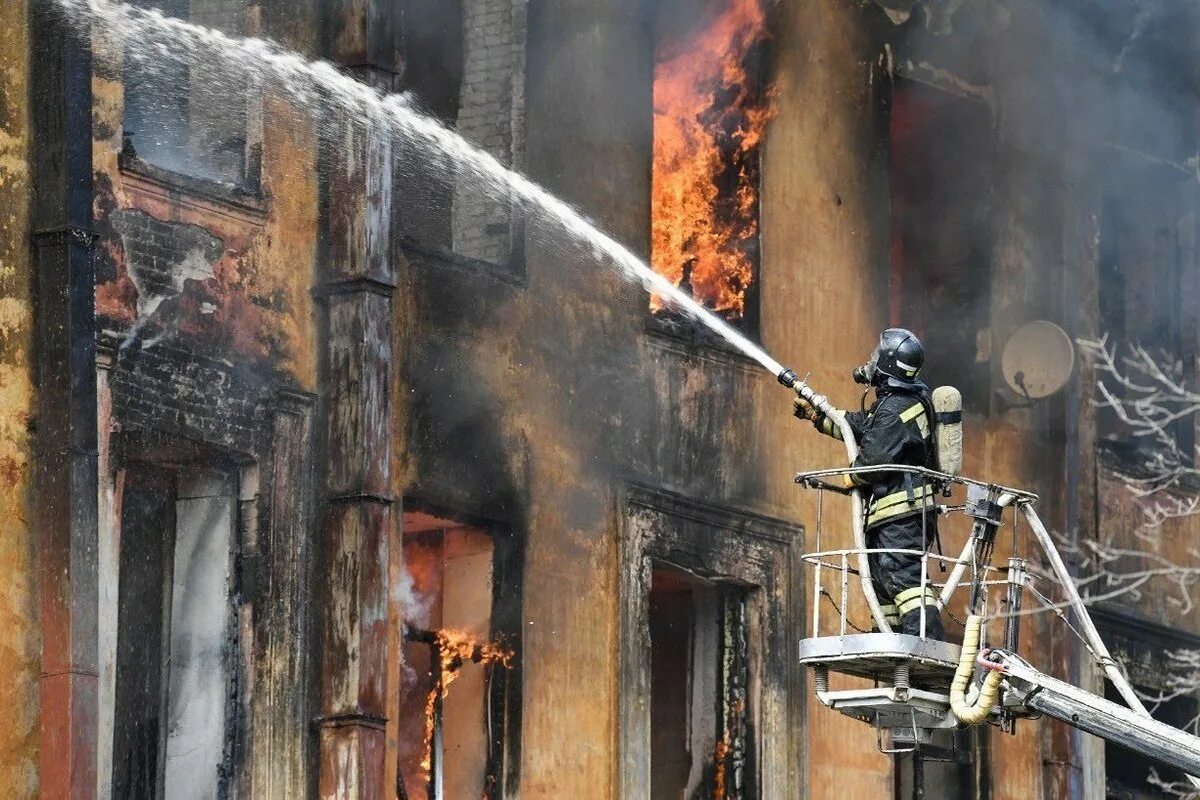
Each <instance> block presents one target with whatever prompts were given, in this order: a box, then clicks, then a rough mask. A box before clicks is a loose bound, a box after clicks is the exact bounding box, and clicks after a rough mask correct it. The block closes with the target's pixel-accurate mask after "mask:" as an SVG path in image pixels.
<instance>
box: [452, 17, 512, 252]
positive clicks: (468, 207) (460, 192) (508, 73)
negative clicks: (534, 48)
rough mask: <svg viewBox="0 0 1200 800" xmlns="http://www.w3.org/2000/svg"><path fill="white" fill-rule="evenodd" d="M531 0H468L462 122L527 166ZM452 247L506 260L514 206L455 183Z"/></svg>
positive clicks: (505, 156)
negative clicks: (527, 10)
mask: <svg viewBox="0 0 1200 800" xmlns="http://www.w3.org/2000/svg"><path fill="white" fill-rule="evenodd" d="M525 6H526V0H464V5H463V37H464V41H463V45H464V46H463V52H464V59H463V60H464V64H463V87H462V95H461V97H462V99H461V105H460V108H459V113H458V129H459V131H460V132H461V133H462V134H463V135H464V136H465V137H467V139H469V140H470V141H472V142H474V143H475V144H477V145H479V146H480V147H482V148H484V149H485V150H487V151H488V153H490V154H491V155H493V156H495V157H496V158H497V159H499V160H500V162H501V163H503V164H506V165H512V166H516V167H517V168H518V169H519V168H521V167H522V165H523V156H524V119H525V31H526V26H525ZM453 220H454V224H453V228H454V242H453V247H454V251H455V252H456V253H458V254H459V255H463V256H467V257H468V258H476V259H480V260H483V261H489V262H492V263H497V264H502V263H507V262H508V261H509V260H510V257H511V255H512V244H513V208H512V204H511V203H509V202H505V201H495V200H491V199H489V198H486V197H484V196H483V194H482V192H481V191H480V187H479V186H478V185H477V183H476V182H475V181H474V180H464V181H460V182H459V184H458V185H457V187H456V188H455V194H454V209H453Z"/></svg>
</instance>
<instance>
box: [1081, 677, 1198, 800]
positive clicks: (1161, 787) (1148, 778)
mask: <svg viewBox="0 0 1200 800" xmlns="http://www.w3.org/2000/svg"><path fill="white" fill-rule="evenodd" d="M1135 688H1136V689H1137V690H1138V692H1139V693H1140V694H1142V696H1144V697H1155V696H1157V695H1158V694H1159V692H1157V691H1155V690H1153V689H1151V688H1148V687H1145V686H1137V687H1135ZM1104 696H1105V698H1106V699H1108V700H1111V701H1112V702H1114V703H1118V704H1120V705H1122V706H1123V705H1125V701H1124V700H1123V699H1122V698H1121V695H1120V693H1119V692H1117V690H1116V687H1114V686H1113V685H1112V684H1111V683H1109V682H1108V681H1105V682H1104ZM1147 707H1148V708H1149V709H1150V712H1151V714H1152V715H1153V716H1154V718H1155V719H1156V720H1158V721H1159V722H1165V723H1167V724H1168V725H1171V726H1173V727H1176V728H1181V729H1183V730H1186V731H1189V732H1192V733H1194V732H1195V731H1196V727H1197V722H1198V721H1200V702H1198V701H1197V699H1196V698H1195V697H1192V696H1189V695H1180V696H1178V697H1169V698H1168V699H1165V700H1164V701H1162V702H1160V703H1147ZM1104 777H1105V796H1106V797H1107V798H1108V800H1159V799H1160V798H1161V800H1170V798H1177V797H1181V796H1187V795H1188V794H1189V793H1190V786H1191V785H1190V784H1189V783H1188V782H1187V776H1186V775H1184V774H1183V773H1182V772H1179V771H1178V770H1176V769H1172V768H1171V767H1167V766H1164V765H1162V764H1159V763H1158V762H1156V761H1154V760H1152V759H1149V758H1146V757H1145V756H1143V755H1141V754H1139V753H1134V752H1132V751H1130V750H1126V749H1124V748H1123V747H1121V746H1120V745H1117V744H1113V743H1112V742H1108V741H1106V742H1105V743H1104Z"/></svg>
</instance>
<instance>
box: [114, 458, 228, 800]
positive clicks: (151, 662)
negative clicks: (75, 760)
mask: <svg viewBox="0 0 1200 800" xmlns="http://www.w3.org/2000/svg"><path fill="white" fill-rule="evenodd" d="M120 524H121V532H120V551H119V556H118V558H119V575H118V586H119V589H118V609H117V614H118V618H117V626H118V632H117V658H116V700H115V704H116V708H115V714H114V720H115V723H114V731H113V742H112V748H113V782H112V796H113V797H121V798H135V799H138V798H145V799H146V800H153V799H154V798H166V799H167V800H209V799H210V798H211V799H212V800H217V799H218V798H223V797H226V796H227V794H228V791H229V780H230V761H231V758H232V748H233V731H235V730H236V728H237V720H236V708H237V705H236V698H237V695H238V685H237V664H238V663H239V659H238V658H237V657H236V651H237V649H238V644H237V630H238V627H237V620H236V604H235V595H234V589H233V584H232V575H233V555H234V552H235V544H236V539H237V491H236V484H235V481H234V478H233V476H232V475H231V474H229V473H227V472H224V471H220V470H213V469H193V470H181V471H179V472H172V471H170V470H167V469H164V468H162V467H161V466H157V465H142V464H134V465H130V466H129V467H128V468H127V469H126V472H125V481H124V492H123V495H122V506H121V516H120Z"/></svg>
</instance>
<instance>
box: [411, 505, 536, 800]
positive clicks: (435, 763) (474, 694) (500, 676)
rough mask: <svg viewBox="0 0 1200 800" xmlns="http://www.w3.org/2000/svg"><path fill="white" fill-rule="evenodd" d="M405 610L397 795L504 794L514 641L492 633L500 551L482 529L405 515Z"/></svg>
mask: <svg viewBox="0 0 1200 800" xmlns="http://www.w3.org/2000/svg"><path fill="white" fill-rule="evenodd" d="M403 536H404V539H403V541H404V560H405V565H406V568H407V569H408V572H409V574H410V576H411V578H412V596H411V600H410V602H409V603H408V606H407V608H405V644H404V664H405V667H404V676H403V685H402V686H401V690H400V709H399V715H398V718H399V720H400V721H401V722H400V725H401V727H400V732H399V740H400V741H399V759H400V763H399V769H398V776H399V777H398V782H399V785H398V786H397V794H398V795H399V796H400V797H404V798H408V800H426V798H428V800H449V799H451V798H457V797H484V798H498V797H500V796H502V791H503V787H502V783H503V781H502V777H503V775H502V773H503V771H504V745H505V714H504V709H505V694H506V686H505V680H506V678H507V674H506V673H507V672H508V670H509V669H511V667H512V663H513V658H514V653H513V650H512V647H511V643H510V642H507V641H506V640H505V637H502V636H498V635H497V633H496V631H495V630H494V628H495V624H494V602H495V596H496V592H495V589H496V586H497V585H498V583H497V580H496V577H495V573H494V570H495V564H496V551H495V546H494V542H493V539H492V537H491V536H490V535H489V534H488V533H487V532H485V531H483V530H481V529H479V528H474V527H469V526H463V525H461V524H459V523H456V522H454V521H452V520H448V519H443V518H439V517H435V516H432V515H429V514H425V513H422V512H417V511H409V512H406V513H405V515H404V534H403Z"/></svg>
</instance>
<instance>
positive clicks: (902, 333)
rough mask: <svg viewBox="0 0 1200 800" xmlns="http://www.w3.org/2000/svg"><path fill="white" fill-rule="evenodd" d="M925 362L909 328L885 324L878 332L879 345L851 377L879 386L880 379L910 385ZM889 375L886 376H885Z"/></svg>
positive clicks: (921, 346)
mask: <svg viewBox="0 0 1200 800" xmlns="http://www.w3.org/2000/svg"><path fill="white" fill-rule="evenodd" d="M924 365H925V347H924V345H922V344H921V340H920V339H918V338H917V336H916V334H914V333H913V332H912V331H910V330H905V329H904V328H888V329H887V330H885V331H884V332H883V333H881V334H880V335H879V346H878V347H876V348H875V352H874V353H872V354H871V359H870V360H869V361H868V362H867V363H866V364H865V365H863V366H862V367H859V368H858V369H857V370H855V379H856V380H859V379H860V377H861V378H862V379H865V380H861V381H860V382H863V383H870V384H872V385H874V386H879V385H882V384H884V383H890V384H900V385H909V386H911V385H914V384H917V383H919V381H918V380H917V375H918V374H919V373H920V371H921V367H923V366H924ZM886 379H890V380H886Z"/></svg>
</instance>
